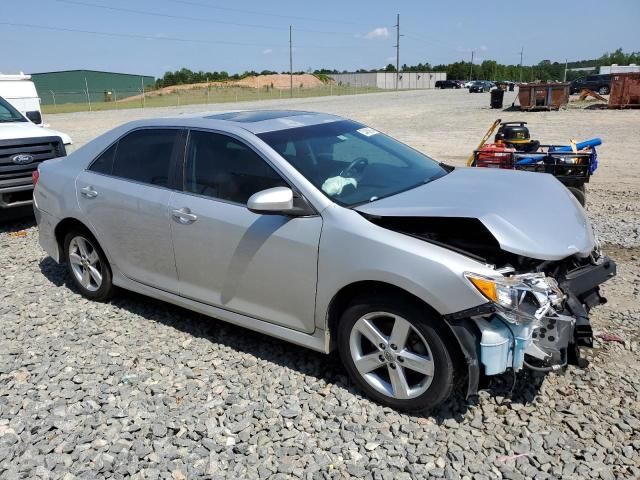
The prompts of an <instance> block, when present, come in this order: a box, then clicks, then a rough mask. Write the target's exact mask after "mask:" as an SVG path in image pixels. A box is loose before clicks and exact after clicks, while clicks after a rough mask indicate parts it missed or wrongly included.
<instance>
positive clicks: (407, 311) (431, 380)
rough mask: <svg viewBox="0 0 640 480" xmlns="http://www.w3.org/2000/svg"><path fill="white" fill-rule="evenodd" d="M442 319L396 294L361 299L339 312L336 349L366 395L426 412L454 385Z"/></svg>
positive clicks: (386, 403) (453, 374) (404, 408)
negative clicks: (397, 296)
mask: <svg viewBox="0 0 640 480" xmlns="http://www.w3.org/2000/svg"><path fill="white" fill-rule="evenodd" d="M443 328H446V327H444V325H443V324H442V323H441V320H440V319H438V318H437V317H436V316H435V315H434V314H432V313H431V312H429V311H428V310H427V309H426V308H422V307H420V306H419V305H415V304H413V303H412V302H407V301H406V300H405V299H402V298H395V297H388V298H387V297H374V296H371V297H360V298H359V299H356V300H355V301H354V302H353V303H352V304H351V305H350V306H349V307H348V308H347V309H346V310H345V312H344V313H343V315H342V318H341V320H340V323H339V325H338V332H337V333H338V349H339V352H340V357H341V359H342V363H343V364H344V366H345V368H346V370H347V372H348V373H349V376H350V377H351V379H352V380H353V381H354V382H355V383H356V384H357V385H358V386H359V387H360V389H361V390H362V391H364V392H365V393H366V395H367V396H369V397H371V398H372V399H374V400H375V401H377V402H378V403H381V404H384V405H388V406H390V407H392V408H395V409H398V410H406V411H424V410H429V409H432V408H434V407H436V406H437V405H439V404H441V403H442V402H444V401H445V400H447V399H448V398H449V397H450V396H451V393H452V391H453V388H454V383H455V367H454V361H453V356H452V347H451V344H450V342H449V341H448V339H447V337H446V336H445V335H443Z"/></svg>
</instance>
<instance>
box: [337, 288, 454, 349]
mask: <svg viewBox="0 0 640 480" xmlns="http://www.w3.org/2000/svg"><path fill="white" fill-rule="evenodd" d="M364 295H374V296H389V297H396V298H400V299H402V300H404V301H407V302H411V303H413V304H415V305H418V306H419V307H420V308H424V309H426V310H428V311H429V312H430V313H432V314H433V315H434V316H435V317H436V318H439V319H441V321H442V325H443V331H446V332H448V333H447V334H449V333H452V332H451V329H450V328H449V326H448V325H447V322H445V321H444V318H443V316H442V314H440V313H439V312H438V311H437V310H436V309H435V308H433V307H432V306H431V305H429V304H428V303H427V302H425V301H424V300H423V299H421V298H420V297H418V296H416V295H414V294H413V293H411V292H408V291H407V290H405V289H403V288H401V287H398V286H396V285H393V284H391V283H386V282H382V281H379V280H362V281H358V282H354V283H351V284H349V285H345V286H344V287H342V288H341V289H340V290H339V291H338V292H337V293H336V294H335V295H334V296H333V298H332V299H331V302H330V303H329V308H328V309H327V327H328V329H329V333H330V335H331V338H332V339H334V338H335V335H336V332H337V327H338V323H339V322H340V317H341V316H342V313H343V312H344V311H345V310H346V309H347V307H348V306H349V305H350V304H351V302H352V301H353V300H354V299H355V298H357V297H360V296H364ZM456 343H457V342H456ZM331 344H332V346H333V341H332V342H331Z"/></svg>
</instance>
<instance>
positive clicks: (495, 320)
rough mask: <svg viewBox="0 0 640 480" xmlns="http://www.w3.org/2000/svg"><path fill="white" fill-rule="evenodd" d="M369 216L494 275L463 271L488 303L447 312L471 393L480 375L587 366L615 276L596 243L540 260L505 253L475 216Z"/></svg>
mask: <svg viewBox="0 0 640 480" xmlns="http://www.w3.org/2000/svg"><path fill="white" fill-rule="evenodd" d="M367 218H368V219H369V220H370V221H372V222H373V223H375V224H377V225H379V226H382V227H385V228H388V229H391V230H394V231H397V232H399V233H403V234H406V235H410V236H413V237H415V238H419V239H422V240H424V241H427V242H429V243H433V244H436V245H439V246H442V247H444V248H447V249H451V250H454V251H456V252H458V253H461V254H463V255H466V256H469V257H471V258H474V259H475V260H478V261H479V262H481V263H482V264H483V265H484V266H489V267H490V268H491V269H492V270H493V271H494V272H495V274H491V275H487V274H486V271H485V273H484V274H478V273H476V272H473V271H467V272H465V273H464V277H465V279H466V281H467V282H468V283H469V285H470V286H472V287H473V288H476V289H477V290H478V291H479V292H480V293H481V294H482V295H483V296H484V297H485V298H486V299H487V302H486V303H485V304H482V305H480V306H477V307H474V308H472V309H469V310H465V311H461V312H456V313H453V314H448V315H445V316H444V318H445V321H446V322H447V324H448V325H449V326H450V327H451V330H452V332H453V333H454V335H455V336H456V338H457V340H458V342H459V344H460V346H461V349H462V351H463V354H464V356H465V357H466V360H467V365H468V387H467V393H468V395H474V394H475V393H476V392H477V389H478V385H479V384H480V381H481V379H482V377H483V376H485V377H486V376H492V375H498V374H501V373H504V372H506V371H509V370H511V371H514V372H516V371H519V370H521V369H524V368H528V369H532V370H537V371H544V372H549V371H554V370H559V369H561V368H563V367H564V366H566V365H568V364H576V365H582V364H583V363H584V360H583V359H581V358H580V347H592V346H593V335H592V330H591V326H590V323H589V310H590V309H591V308H593V307H594V306H597V305H601V304H603V303H605V302H606V299H605V298H603V297H602V296H601V295H600V289H599V285H600V284H602V283H604V282H605V281H607V280H608V279H609V278H611V277H613V276H615V274H616V264H615V262H614V261H613V260H611V259H610V258H609V257H607V256H605V255H603V254H602V253H601V251H600V249H599V248H598V247H597V246H596V247H595V248H593V250H592V251H591V252H590V253H589V254H587V255H585V254H579V253H578V254H574V255H570V256H568V257H566V258H564V259H561V260H540V259H535V258H531V257H527V256H524V255H517V254H514V253H511V252H508V251H505V250H504V249H502V248H501V246H500V244H499V243H498V241H497V240H496V239H495V237H494V236H493V235H492V233H491V232H490V231H489V230H488V229H487V228H486V227H485V226H484V225H483V223H482V222H481V221H480V220H478V219H474V218H446V217H444V218H443V217H431V218H425V217H374V216H371V215H368V216H367Z"/></svg>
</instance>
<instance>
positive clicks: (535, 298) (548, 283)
mask: <svg viewBox="0 0 640 480" xmlns="http://www.w3.org/2000/svg"><path fill="white" fill-rule="evenodd" d="M464 276H465V277H466V279H467V280H469V282H471V284H472V285H473V286H474V287H476V288H477V289H478V290H479V291H480V293H482V295H484V296H485V297H486V298H487V299H489V300H490V301H491V302H493V303H494V304H495V305H497V306H498V307H499V308H500V309H501V310H502V311H503V312H504V313H505V314H506V315H505V318H506V319H507V320H509V321H512V322H520V321H530V320H540V319H541V318H542V317H544V316H545V315H546V314H547V312H548V311H549V310H550V309H551V308H552V307H559V306H561V304H562V302H563V301H564V294H563V293H562V291H561V290H560V288H559V287H558V283H557V282H556V280H555V279H553V278H551V277H547V276H545V274H544V273H525V274H522V275H512V276H509V277H505V276H496V277H489V276H485V275H478V274H476V273H470V272H466V273H465V275H464Z"/></svg>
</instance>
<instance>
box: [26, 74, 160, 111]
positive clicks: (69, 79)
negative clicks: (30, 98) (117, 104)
mask: <svg viewBox="0 0 640 480" xmlns="http://www.w3.org/2000/svg"><path fill="white" fill-rule="evenodd" d="M31 80H33V83H35V85H36V90H37V91H38V94H39V95H40V98H41V99H42V103H43V104H45V105H53V104H62V103H87V102H89V101H91V103H99V102H113V101H117V100H120V99H123V98H126V97H131V96H133V95H140V94H141V93H142V88H143V87H144V88H145V89H147V88H149V87H151V86H153V85H154V84H155V78H154V77H151V76H148V75H133V74H128V73H114V72H100V71H97V70H66V71H61V72H42V73H32V74H31Z"/></svg>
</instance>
